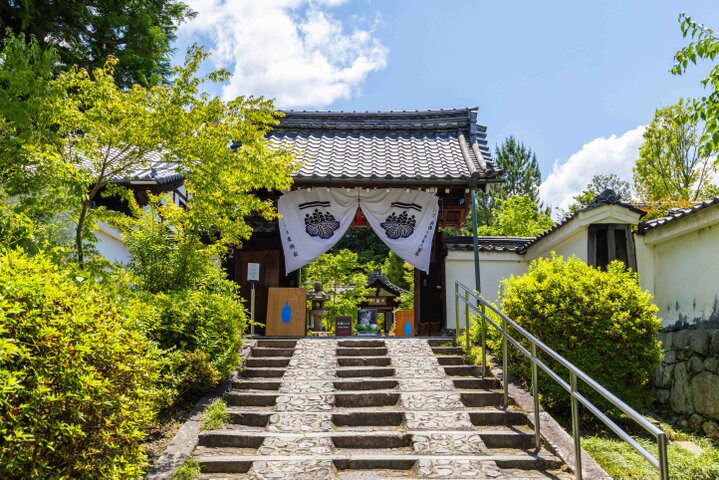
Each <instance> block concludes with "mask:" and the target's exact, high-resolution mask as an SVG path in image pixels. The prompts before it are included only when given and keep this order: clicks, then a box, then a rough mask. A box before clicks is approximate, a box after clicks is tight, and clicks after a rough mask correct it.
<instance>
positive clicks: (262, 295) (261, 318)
mask: <svg viewBox="0 0 719 480" xmlns="http://www.w3.org/2000/svg"><path fill="white" fill-rule="evenodd" d="M281 255H282V253H281V252H280V251H278V250H276V249H272V250H235V281H236V282H237V283H238V284H239V285H240V294H241V295H242V297H243V298H245V299H247V309H248V310H249V307H250V304H249V299H250V288H251V287H250V283H249V282H248V281H247V264H248V263H259V264H260V281H259V282H258V285H257V287H256V289H255V321H257V322H260V323H262V324H263V325H264V324H265V321H266V318H267V299H268V293H269V288H270V287H276V286H279V285H280V266H281V265H280V264H281ZM264 332H265V329H264V328H259V329H257V328H256V329H255V333H257V334H264Z"/></svg>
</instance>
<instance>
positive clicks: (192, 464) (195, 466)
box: [172, 460, 202, 480]
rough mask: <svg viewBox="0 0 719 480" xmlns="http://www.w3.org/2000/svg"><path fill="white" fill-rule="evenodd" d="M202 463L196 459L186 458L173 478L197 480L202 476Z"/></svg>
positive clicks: (176, 479)
mask: <svg viewBox="0 0 719 480" xmlns="http://www.w3.org/2000/svg"><path fill="white" fill-rule="evenodd" d="M201 473H202V472H201V471H200V464H199V463H197V462H196V461H194V460H186V461H185V463H183V464H182V465H181V466H180V468H178V469H177V470H176V471H175V473H174V474H173V475H172V480H195V479H196V478H199V477H200V474H201Z"/></svg>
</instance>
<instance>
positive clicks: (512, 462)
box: [194, 450, 562, 478]
mask: <svg viewBox="0 0 719 480" xmlns="http://www.w3.org/2000/svg"><path fill="white" fill-rule="evenodd" d="M325 458H326V459H330V460H331V461H332V463H333V464H334V466H335V468H337V470H411V469H413V468H414V467H415V466H416V465H417V463H418V462H420V464H432V463H434V464H439V465H448V466H449V465H452V463H453V462H462V463H464V464H465V465H466V464H472V463H475V462H476V464H481V463H482V462H486V463H489V462H494V464H495V465H496V466H497V467H498V468H500V469H503V468H514V469H521V470H556V469H559V468H561V467H562V461H561V460H559V459H558V458H557V457H556V456H554V455H552V454H551V453H550V452H548V451H546V450H542V451H540V452H539V453H530V452H521V451H518V452H516V454H508V455H507V454H505V455H501V454H500V455H494V454H489V455H442V456H438V455H435V456H426V455H413V454H394V455H389V454H387V455H377V454H376V453H369V454H367V455H362V454H359V453H353V454H351V455H326V456H325V455H313V457H312V460H313V461H317V460H324V459H325ZM194 460H195V461H196V462H197V463H198V464H199V465H200V469H201V471H202V472H203V473H246V472H247V471H249V469H250V468H251V466H252V463H253V462H263V463H265V464H267V463H270V462H278V463H280V462H282V463H285V464H288V463H291V462H298V461H303V460H307V457H305V456H271V455H267V456H257V455H253V456H246V455H223V454H216V455H210V454H203V455H198V456H196V457H195V458H194ZM379 478H382V477H379ZM514 478H517V477H514Z"/></svg>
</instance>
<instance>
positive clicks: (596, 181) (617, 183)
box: [568, 173, 632, 213]
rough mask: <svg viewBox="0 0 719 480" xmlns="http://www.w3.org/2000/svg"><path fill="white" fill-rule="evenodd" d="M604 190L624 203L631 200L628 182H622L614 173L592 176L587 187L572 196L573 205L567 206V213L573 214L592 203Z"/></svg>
mask: <svg viewBox="0 0 719 480" xmlns="http://www.w3.org/2000/svg"><path fill="white" fill-rule="evenodd" d="M605 190H612V191H613V192H614V193H616V194H617V197H618V198H619V199H620V200H622V201H625V202H628V201H629V200H630V199H631V198H632V190H631V186H630V185H629V182H627V181H626V180H622V179H621V178H619V176H618V175H617V174H615V173H610V174H607V175H594V176H593V177H592V180H591V181H590V182H589V184H587V187H586V188H585V189H584V191H582V193H580V194H579V195H576V196H574V203H572V204H571V205H570V206H569V212H568V213H574V212H575V211H577V210H580V209H582V208H584V207H586V206H588V205H591V204H592V203H593V202H594V199H595V198H597V196H598V195H600V194H601V193H603V192H604V191H605Z"/></svg>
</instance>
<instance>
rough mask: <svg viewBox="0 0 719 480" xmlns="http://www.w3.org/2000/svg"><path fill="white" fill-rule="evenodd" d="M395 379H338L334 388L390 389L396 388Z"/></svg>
mask: <svg viewBox="0 0 719 480" xmlns="http://www.w3.org/2000/svg"><path fill="white" fill-rule="evenodd" d="M398 385H399V383H398V382H397V380H338V381H336V382H334V386H335V390H391V389H393V388H397V386H398Z"/></svg>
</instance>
